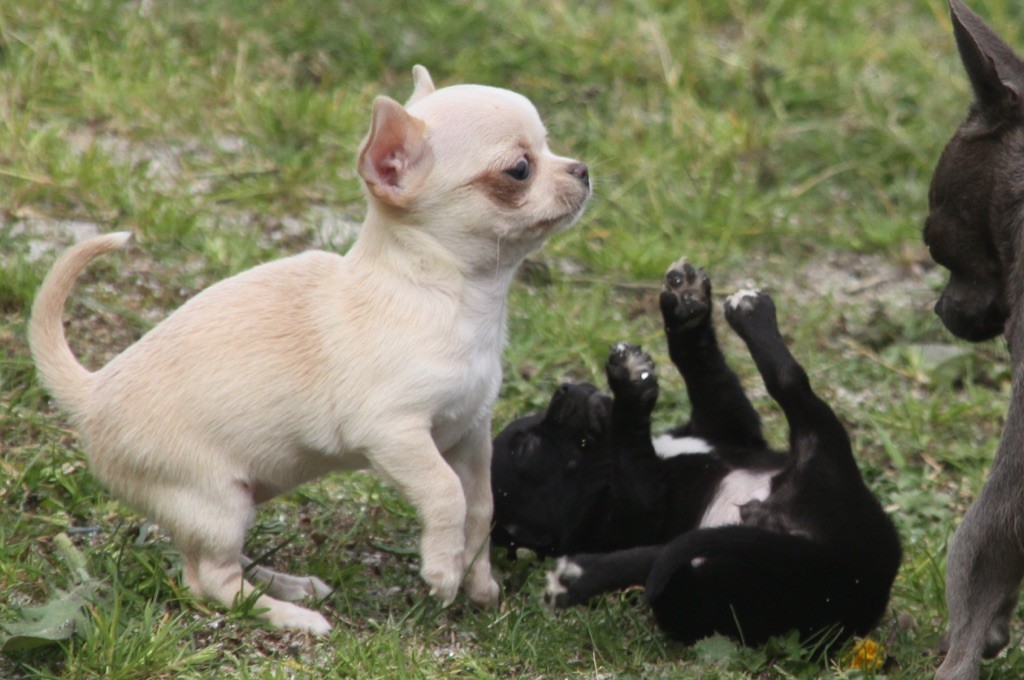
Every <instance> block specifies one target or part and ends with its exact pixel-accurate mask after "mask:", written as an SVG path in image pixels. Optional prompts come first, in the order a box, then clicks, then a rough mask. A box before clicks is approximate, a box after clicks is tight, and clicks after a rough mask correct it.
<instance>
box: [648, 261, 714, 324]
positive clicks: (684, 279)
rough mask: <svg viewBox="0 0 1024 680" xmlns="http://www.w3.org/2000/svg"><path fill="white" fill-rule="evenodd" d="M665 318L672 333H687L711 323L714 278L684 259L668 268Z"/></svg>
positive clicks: (663, 296) (663, 301) (663, 303)
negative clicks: (712, 282) (712, 281)
mask: <svg viewBox="0 0 1024 680" xmlns="http://www.w3.org/2000/svg"><path fill="white" fill-rule="evenodd" d="M659 302H660V304H661V316H662V318H663V319H664V322H665V330H666V331H667V332H668V333H673V334H674V333H685V332H689V331H693V330H695V329H697V328H700V327H702V326H706V325H708V324H710V323H711V279H710V278H708V275H707V273H706V272H705V271H704V270H703V269H698V268H695V267H694V266H693V265H691V264H689V263H687V261H686V258H685V257H683V258H680V259H679V260H677V261H676V262H675V263H673V264H672V266H670V267H669V268H668V271H667V272H666V273H665V282H664V283H663V284H662V287H661V297H660V299H659Z"/></svg>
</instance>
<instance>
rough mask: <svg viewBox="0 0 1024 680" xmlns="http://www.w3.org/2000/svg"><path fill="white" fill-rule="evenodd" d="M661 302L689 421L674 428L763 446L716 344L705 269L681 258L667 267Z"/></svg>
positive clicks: (755, 417) (753, 416) (756, 420)
mask: <svg viewBox="0 0 1024 680" xmlns="http://www.w3.org/2000/svg"><path fill="white" fill-rule="evenodd" d="M659 302H660V304H661V316H662V319H663V321H664V323H665V337H666V339H667V340H668V353H669V356H670V357H671V358H672V363H674V364H675V365H676V368H677V369H679V373H680V375H682V376H683V380H684V382H685V383H686V392H687V394H688V395H689V398H690V422H689V423H688V424H687V425H685V426H683V427H681V428H679V429H678V430H676V431H674V432H673V434H674V435H676V436H693V437H705V438H708V439H711V440H714V441H718V442H733V443H737V444H746V445H751V446H764V445H765V441H764V435H763V434H762V432H761V419H760V417H759V416H758V415H757V411H755V410H754V407H753V406H752V405H751V403H750V400H749V399H747V395H746V394H745V393H744V391H743V386H742V385H741V384H740V381H739V378H738V377H737V376H736V374H735V373H733V371H732V369H731V368H729V365H728V364H727V363H726V361H725V356H724V355H723V354H722V350H721V349H720V348H719V346H718V338H717V337H716V336H715V328H714V325H713V324H712V321H711V312H712V298H711V279H709V278H708V275H707V273H706V272H705V271H704V270H703V269H697V268H694V267H693V265H691V264H689V263H687V262H686V258H680V259H679V260H677V261H676V262H675V263H673V264H672V265H671V266H670V267H669V268H668V271H667V272H666V273H665V280H664V283H663V285H662V289H661V297H660V300H659Z"/></svg>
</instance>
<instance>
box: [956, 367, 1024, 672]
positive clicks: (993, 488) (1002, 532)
mask: <svg viewBox="0 0 1024 680" xmlns="http://www.w3.org/2000/svg"><path fill="white" fill-rule="evenodd" d="M1022 378H1024V368H1018V369H1017V370H1015V371H1014V381H1013V382H1014V385H1013V397H1012V399H1011V403H1010V415H1009V417H1008V419H1007V423H1006V427H1005V429H1004V431H1003V437H1002V440H1001V441H1000V442H999V450H998V452H997V453H996V459H995V462H994V463H993V465H992V471H991V472H990V473H989V478H988V481H987V482H986V483H985V486H984V487H983V488H982V490H981V493H980V494H979V496H978V499H977V500H976V501H975V502H974V504H973V505H972V506H971V507H970V509H969V510H968V511H967V515H966V516H964V521H963V522H962V523H961V524H960V527H959V528H958V529H957V531H956V534H955V535H954V536H953V540H952V541H951V542H950V546H949V562H948V565H947V568H946V604H947V607H948V609H949V638H948V646H949V651H948V653H947V654H946V659H945V660H944V661H943V663H942V666H941V667H939V670H938V673H937V674H936V678H939V679H941V680H973V679H974V678H977V677H978V672H979V669H978V664H979V662H980V661H981V658H982V657H983V656H984V657H991V656H995V655H996V654H998V653H999V651H1000V650H1001V649H1002V648H1003V647H1005V646H1006V643H1007V641H1008V638H1009V619H1010V616H1011V615H1012V614H1013V611H1014V609H1015V608H1016V604H1017V598H1018V596H1019V593H1020V584H1021V578H1022V577H1024V544H1022V540H1021V539H1022V535H1024V532H1022V531H1021V527H1020V526H1019V522H1021V521H1022V518H1024V507H1022V506H1024V494H1022V491H1024V380H1022Z"/></svg>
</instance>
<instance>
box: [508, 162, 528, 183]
mask: <svg viewBox="0 0 1024 680" xmlns="http://www.w3.org/2000/svg"><path fill="white" fill-rule="evenodd" d="M505 174H506V175H508V176H509V177H511V178H512V179H515V180H519V181H520V182H525V181H526V179H527V178H529V176H530V160H529V159H528V158H526V157H525V156H524V157H523V158H520V159H519V162H518V163H516V164H515V165H513V166H512V167H511V168H509V169H508V170H506V171H505Z"/></svg>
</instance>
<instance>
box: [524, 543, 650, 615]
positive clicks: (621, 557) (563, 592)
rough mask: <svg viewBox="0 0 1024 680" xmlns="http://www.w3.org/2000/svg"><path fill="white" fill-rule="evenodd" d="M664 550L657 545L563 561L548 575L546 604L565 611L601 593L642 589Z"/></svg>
mask: <svg viewBox="0 0 1024 680" xmlns="http://www.w3.org/2000/svg"><path fill="white" fill-rule="evenodd" d="M661 549H662V547H661V546H658V545H655V546H644V547H642V548H630V549H628V550H619V551H617V552H611V553H603V554H593V555H573V556H571V557H562V558H559V560H558V564H557V566H556V567H555V568H554V569H552V570H551V571H549V572H548V573H547V575H546V578H547V586H546V587H545V588H544V604H546V605H547V606H549V607H553V608H557V609H563V608H565V607H572V606H574V605H578V604H583V603H584V602H586V601H588V600H590V599H591V598H592V597H596V596H597V595H600V594H601V593H608V592H612V591H615V590H622V589H623V588H628V587H630V586H642V585H643V584H644V583H646V582H647V577H648V575H649V574H650V572H651V567H652V566H654V562H655V560H656V559H657V557H658V554H659V553H660V552H661Z"/></svg>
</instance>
